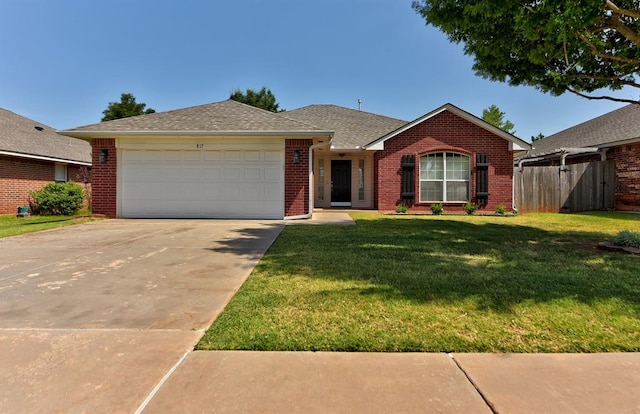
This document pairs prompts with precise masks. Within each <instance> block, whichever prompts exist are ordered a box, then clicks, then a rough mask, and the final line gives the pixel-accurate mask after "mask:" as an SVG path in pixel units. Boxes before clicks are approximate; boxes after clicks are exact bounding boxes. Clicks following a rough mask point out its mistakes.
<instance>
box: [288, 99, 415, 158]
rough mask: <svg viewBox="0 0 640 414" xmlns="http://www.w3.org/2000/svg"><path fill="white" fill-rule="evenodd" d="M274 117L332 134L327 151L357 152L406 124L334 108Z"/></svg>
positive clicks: (301, 110) (313, 108)
mask: <svg viewBox="0 0 640 414" xmlns="http://www.w3.org/2000/svg"><path fill="white" fill-rule="evenodd" d="M278 115H280V116H282V117H286V118H289V119H295V120H297V121H300V122H305V123H308V124H312V125H316V126H317V127H320V128H322V129H327V130H331V131H334V136H333V140H332V141H331V148H333V149H338V150H340V149H345V150H347V149H358V148H362V147H363V146H364V145H365V144H367V143H369V142H371V141H373V140H375V139H378V138H380V137H381V136H383V135H385V134H387V133H389V132H391V131H393V130H395V129H397V128H399V127H401V126H402V125H405V124H406V123H407V121H402V120H400V119H395V118H389V117H386V116H382V115H376V114H372V113H370V112H363V111H358V110H355V109H349V108H345V107H342V106H336V105H309V106H305V107H303V108H299V109H294V110H292V111H286V112H281V113H279V114H278Z"/></svg>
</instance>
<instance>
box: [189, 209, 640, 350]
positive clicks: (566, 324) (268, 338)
mask: <svg viewBox="0 0 640 414" xmlns="http://www.w3.org/2000/svg"><path fill="white" fill-rule="evenodd" d="M353 217H354V218H355V219H356V220H357V226H344V227H342V226H288V227H286V228H285V229H284V231H283V232H282V234H281V235H280V237H279V238H278V239H277V240H276V242H275V243H274V244H273V246H272V247H271V248H270V250H269V251H268V252H267V254H266V255H265V257H264V258H263V260H262V261H261V262H260V263H259V264H258V266H257V267H256V269H255V270H254V272H253V273H252V275H251V277H250V278H249V279H248V280H247V282H245V284H244V285H243V286H242V288H241V289H240V291H239V292H238V294H236V296H235V297H234V298H233V299H232V301H231V302H230V303H229V305H228V306H227V308H226V309H225V311H224V312H223V313H222V314H221V315H220V316H219V317H218V318H217V320H216V321H215V322H214V324H213V325H212V326H211V328H210V329H209V330H208V331H207V333H206V335H205V336H204V337H203V338H202V340H201V342H200V343H199V344H198V346H197V348H198V349H246V350H318V351H319V350H323V351H383V352H387V351H388V352H391V351H404V352H406V351H430V352H440V351H447V352H604V351H640V257H638V256H633V255H628V254H620V253H610V252H603V251H600V250H598V249H596V248H595V245H596V244H597V243H598V242H600V241H605V240H609V239H611V238H612V237H613V236H614V235H615V234H616V233H617V232H618V231H620V230H624V229H627V230H632V231H638V230H640V215H631V214H615V213H589V214H575V215H560V214H528V215H523V216H517V217H483V216H444V217H443V216H439V217H438V216H382V215H374V214H353Z"/></svg>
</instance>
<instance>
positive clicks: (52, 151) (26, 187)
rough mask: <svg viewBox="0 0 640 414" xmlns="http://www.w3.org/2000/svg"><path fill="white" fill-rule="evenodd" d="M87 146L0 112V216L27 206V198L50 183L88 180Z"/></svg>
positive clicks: (88, 153)
mask: <svg viewBox="0 0 640 414" xmlns="http://www.w3.org/2000/svg"><path fill="white" fill-rule="evenodd" d="M90 167H91V146H90V145H89V144H88V143H87V142H85V141H82V140H79V139H74V138H70V137H64V136H60V135H58V134H56V131H55V130H54V129H53V128H51V127H48V126H46V125H43V124H41V123H39V122H36V121H33V120H31V119H29V118H25V117H23V116H20V115H17V114H15V113H13V112H11V111H8V110H6V109H2V108H0V214H11V213H13V214H15V213H16V212H17V209H18V206H23V205H29V194H31V192H33V191H36V190H40V189H41V188H42V187H43V186H45V185H46V184H48V183H51V182H55V181H58V182H63V181H67V180H72V181H79V182H84V181H85V180H88V179H89V173H88V169H89V168H90Z"/></svg>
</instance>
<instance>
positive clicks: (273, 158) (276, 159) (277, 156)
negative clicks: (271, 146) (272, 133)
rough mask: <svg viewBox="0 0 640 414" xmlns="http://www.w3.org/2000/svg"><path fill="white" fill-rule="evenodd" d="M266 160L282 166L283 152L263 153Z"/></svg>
mask: <svg viewBox="0 0 640 414" xmlns="http://www.w3.org/2000/svg"><path fill="white" fill-rule="evenodd" d="M263 154H264V160H265V161H266V162H270V163H277V164H280V163H281V162H282V152H281V151H263Z"/></svg>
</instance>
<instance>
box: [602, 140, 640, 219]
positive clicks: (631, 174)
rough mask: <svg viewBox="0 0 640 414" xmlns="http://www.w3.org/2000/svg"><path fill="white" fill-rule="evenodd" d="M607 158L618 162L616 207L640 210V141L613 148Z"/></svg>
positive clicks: (608, 152)
mask: <svg viewBox="0 0 640 414" xmlns="http://www.w3.org/2000/svg"><path fill="white" fill-rule="evenodd" d="M607 159H608V160H614V161H615V162H616V190H615V194H616V208H617V209H618V210H633V211H640V143H636V144H632V145H621V146H619V147H614V148H611V149H610V150H609V151H607Z"/></svg>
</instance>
